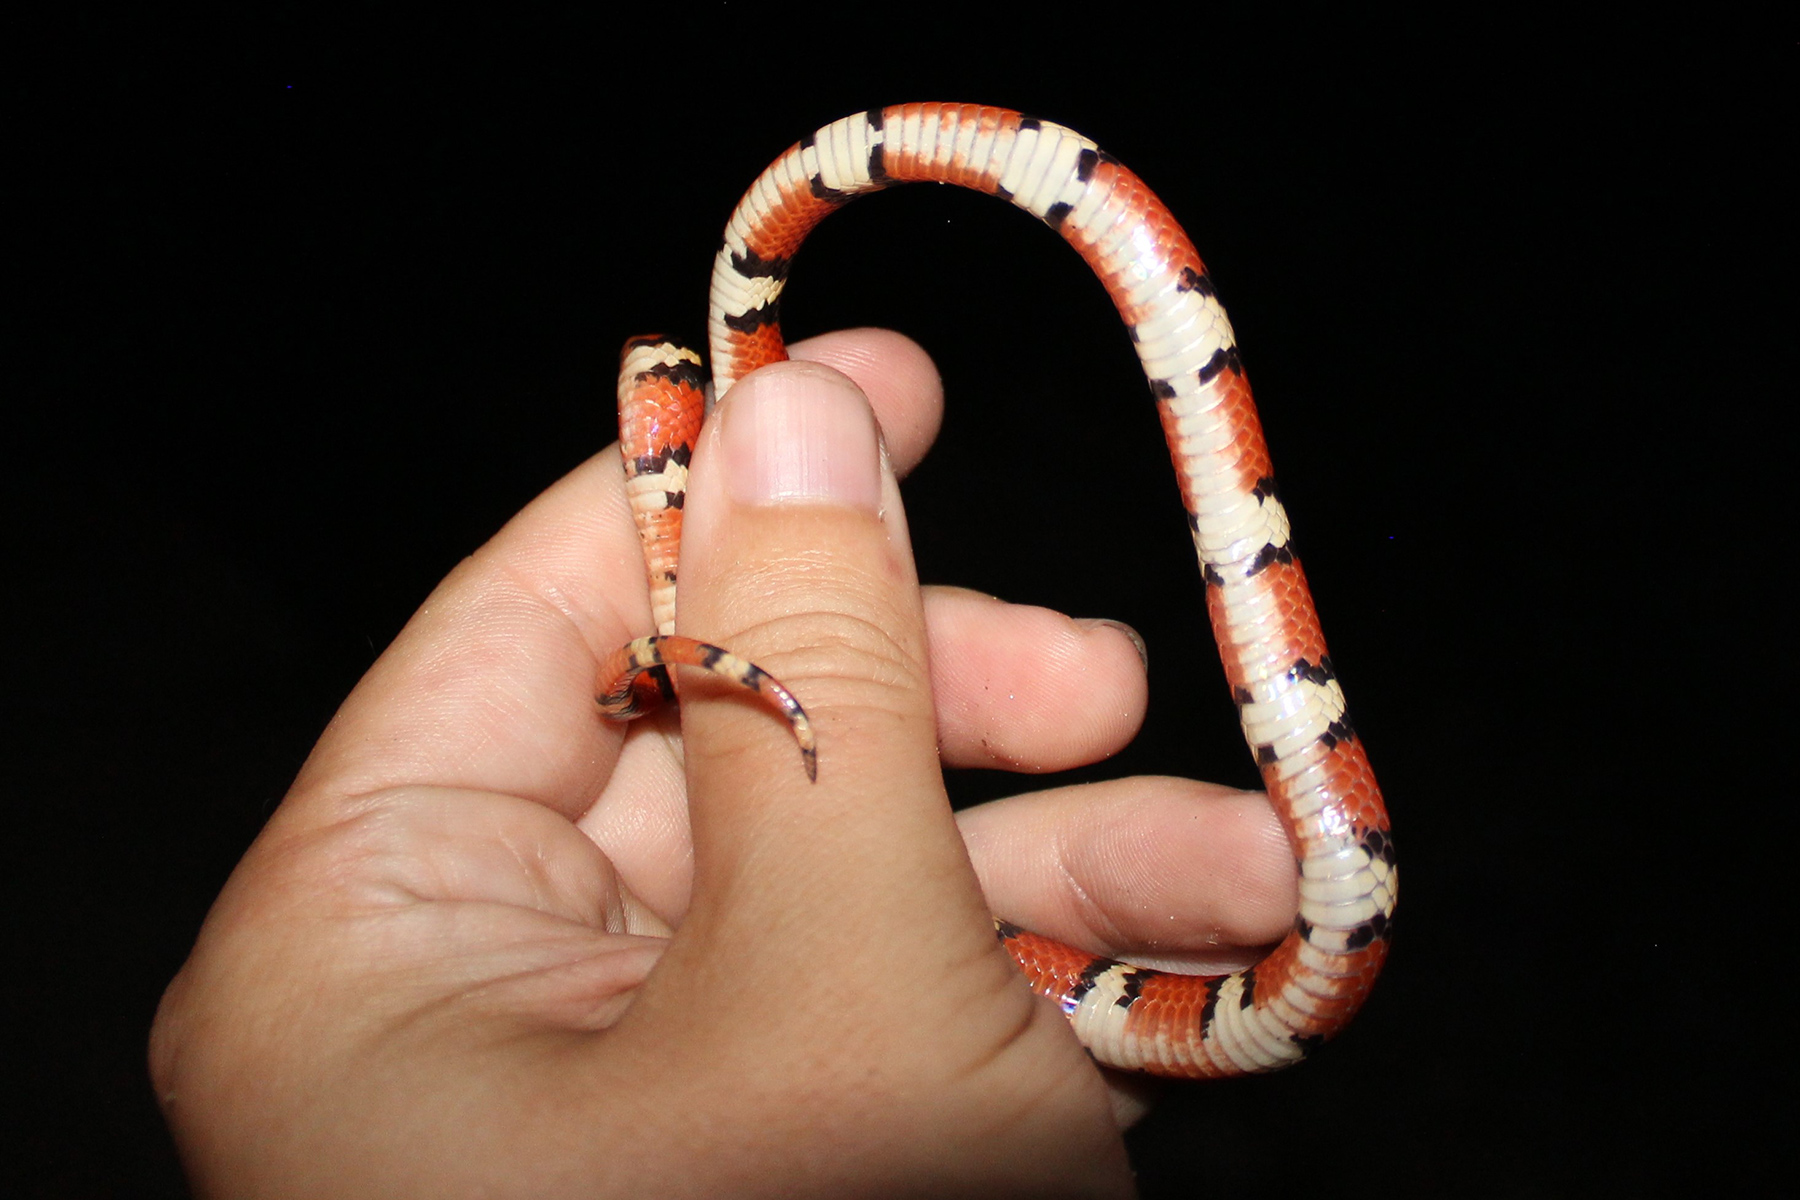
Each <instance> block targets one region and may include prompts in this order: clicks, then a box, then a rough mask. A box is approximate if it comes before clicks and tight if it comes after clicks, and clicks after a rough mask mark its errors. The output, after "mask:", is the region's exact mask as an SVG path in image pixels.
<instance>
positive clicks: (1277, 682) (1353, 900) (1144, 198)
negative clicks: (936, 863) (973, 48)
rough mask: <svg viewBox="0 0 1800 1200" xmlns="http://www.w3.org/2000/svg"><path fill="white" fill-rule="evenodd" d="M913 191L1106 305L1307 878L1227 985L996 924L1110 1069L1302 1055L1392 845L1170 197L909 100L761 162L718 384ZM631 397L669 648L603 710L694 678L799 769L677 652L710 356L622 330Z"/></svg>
mask: <svg viewBox="0 0 1800 1200" xmlns="http://www.w3.org/2000/svg"><path fill="white" fill-rule="evenodd" d="M916 181H933V182H942V183H953V184H957V185H959V186H962V187H967V188H972V189H974V190H976V191H980V192H986V193H988V194H989V195H993V196H998V197H1000V198H1001V199H1003V200H1007V201H1010V202H1011V203H1012V204H1014V205H1016V206H1018V207H1019V208H1022V209H1024V210H1025V211H1027V212H1029V213H1031V214H1032V215H1033V216H1035V217H1037V218H1038V219H1039V220H1041V221H1043V222H1044V223H1045V224H1047V225H1049V226H1050V227H1051V228H1052V229H1055V230H1056V231H1057V232H1059V233H1060V234H1062V236H1063V237H1064V238H1065V239H1067V240H1068V242H1069V244H1070V245H1072V246H1073V247H1074V248H1075V250H1076V252H1077V253H1079V254H1080V255H1081V256H1082V258H1083V259H1085V260H1086V261H1087V263H1088V265H1089V266H1090V267H1092V268H1093V270H1094V273H1095V274H1096V275H1098V276H1099V277H1100V280H1101V282H1102V283H1103V284H1104V285H1105V286H1106V289H1107V292H1108V293H1109V294H1110V295H1111V296H1112V299H1113V302H1114V304H1115V305H1116V306H1117V307H1118V310H1119V315H1120V316H1121V317H1122V318H1124V321H1125V327H1126V329H1127V330H1128V331H1129V333H1130V335H1131V339H1132V341H1133V343H1134V344H1135V345H1136V348H1137V353H1138V357H1139V359H1140V360H1141V361H1142V363H1143V368H1144V374H1145V376H1146V377H1147V378H1148V380H1149V383H1150V394H1151V397H1152V398H1153V399H1154V400H1155V402H1156V406H1157V410H1158V412H1159V413H1160V414H1161V416H1162V425H1163V431H1164V434H1165V436H1166V438H1167V441H1168V445H1169V453H1170V456H1171V458H1172V459H1173V460H1174V464H1175V474H1176V477H1177V480H1178V482H1179V484H1180V490H1181V498H1182V503H1183V504H1184V506H1185V507H1186V509H1187V517H1188V525H1189V527H1190V528H1191V529H1192V530H1193V536H1194V547H1195V550H1196V551H1197V552H1198V555H1199V559H1200V570H1201V573H1202V574H1203V576H1204V577H1205V581H1206V597H1207V611H1208V616H1209V618H1210V622H1211V625H1212V631H1213V636H1214V639H1215V640H1216V641H1217V643H1218V647H1219V657H1220V659H1221V661H1222V662H1223V663H1224V667H1225V678H1226V682H1227V684H1229V686H1230V688H1231V692H1232V696H1233V698H1234V699H1235V700H1236V702H1237V706H1238V712H1239V714H1240V717H1241V720H1242V723H1243V729H1244V737H1245V739H1246V740H1247V741H1248V742H1249V744H1250V749H1251V752H1252V753H1253V754H1254V755H1255V756H1256V761H1257V764H1258V766H1259V767H1260V768H1261V771H1262V778H1263V784H1264V786H1265V787H1266V788H1267V790H1268V794H1269V798H1270V800H1271V801H1273V803H1274V805H1275V809H1276V811H1277V812H1278V813H1279V814H1280V816H1281V820H1282V822H1283V824H1284V825H1285V826H1286V829H1287V833H1288V838H1289V840H1290V842H1291V843H1292V845H1293V848H1294V856H1295V861H1296V864H1297V866H1298V870H1299V874H1300V911H1299V915H1298V916H1297V918H1296V919H1295V922H1294V928H1293V930H1292V932H1290V933H1289V934H1288V936H1287V938H1286V939H1285V940H1284V941H1283V942H1282V943H1281V944H1280V945H1279V946H1278V947H1276V949H1275V950H1274V951H1273V952H1272V953H1271V954H1269V956H1268V957H1267V958H1265V959H1264V960H1263V961H1262V962H1260V963H1258V964H1257V965H1256V966H1254V967H1252V968H1249V969H1248V970H1244V971H1239V972H1236V973H1234V974H1229V975H1221V976H1212V977H1200V976H1191V975H1177V974H1170V973H1167V972H1163V971H1155V970H1150V969H1148V968H1143V967H1136V966H1132V965H1130V964H1128V963H1123V962H1117V961H1114V960H1112V959H1107V958H1101V957H1097V956H1096V955H1093V954H1090V953H1088V952H1086V951H1083V950H1078V949H1075V948H1073V947H1070V946H1065V945H1063V944H1061V943H1059V942H1056V941H1052V940H1051V939H1049V938H1045V937H1040V936H1039V935H1037V934H1034V933H1030V932H1027V931H1025V930H1023V929H1020V928H1018V927H1017V926H1015V925H1012V924H1009V923H1007V922H1005V921H996V922H995V927H996V929H997V930H998V933H999V936H1000V938H1001V940H1002V941H1003V942H1004V943H1005V945H1006V947H1007V949H1008V950H1009V951H1010V952H1011V953H1012V955H1013V957H1014V958H1015V959H1017V961H1018V963H1019V966H1020V968H1021V970H1023V972H1024V974H1025V977H1026V979H1027V980H1028V981H1029V983H1030V986H1031V987H1032V988H1034V989H1035V990H1036V991H1038V992H1039V993H1041V994H1043V995H1044V996H1047V997H1049V998H1050V999H1051V1000H1053V1001H1055V1002H1056V1003H1057V1004H1058V1005H1059V1006H1060V1007H1061V1008H1062V1010H1063V1012H1064V1013H1065V1014H1067V1016H1068V1018H1069V1021H1070V1023H1071V1024H1072V1025H1073V1026H1074V1029H1075V1032H1076V1034H1077V1035H1078V1036H1079V1037H1080V1039H1081V1041H1082V1042H1083V1043H1084V1044H1085V1045H1086V1046H1087V1048H1088V1050H1089V1051H1090V1052H1091V1053H1092V1055H1093V1056H1094V1058H1095V1059H1096V1060H1097V1061H1099V1062H1101V1063H1103V1064H1105V1065H1107V1066H1112V1067H1120V1068H1125V1069H1130V1070H1140V1071H1147V1072H1151V1073H1154V1074H1159V1075H1173V1076H1185V1077H1202V1076H1219V1075H1236V1074H1243V1073H1247V1072H1254V1071H1267V1070H1274V1069H1276V1068H1279V1067H1284V1066H1287V1065H1290V1064H1292V1063H1295V1062H1298V1061H1299V1060H1300V1058H1301V1057H1302V1056H1304V1055H1305V1054H1306V1052H1307V1051H1308V1050H1309V1049H1311V1048H1312V1047H1313V1046H1314V1045H1316V1044H1317V1043H1319V1042H1321V1041H1323V1040H1325V1039H1326V1038H1329V1037H1331V1036H1332V1035H1333V1034H1335V1033H1336V1032H1337V1031H1338V1030H1339V1029H1341V1028H1343V1026H1344V1025H1345V1023H1346V1022H1348V1021H1349V1020H1350V1018H1351V1017H1352V1016H1353V1015H1354V1014H1355V1012H1356V1010H1357V1009H1358V1007H1360V1006H1361V1004H1362V1002H1363V1000H1364V999H1365V998H1366V997H1367V996H1368V994H1369V990H1370V988H1371V987H1372V986H1373V984H1374V981H1375V976H1376V973H1377V972H1378V971H1380V969H1381V965H1382V962H1383V960H1384V959H1385V958H1386V956H1387V946H1388V937H1389V930H1390V923H1391V920H1392V917H1393V913H1394V902H1395V896H1396V888H1397V876H1396V871H1395V864H1394V843H1393V838H1392V835H1391V834H1390V832H1389V828H1388V818H1387V813H1386V810H1385V809H1384V807H1383V805H1382V800H1381V793H1380V791H1379V790H1378V788H1377V787H1376V784H1375V777H1374V775H1373V773H1372V772H1371V771H1370V769H1369V762H1368V759H1367V757H1366V756H1365V754H1364V752H1363V747H1362V742H1361V741H1360V739H1358V737H1357V736H1356V733H1355V731H1354V729H1353V728H1352V726H1351V724H1350V720H1349V717H1348V716H1347V714H1346V710H1345V705H1344V695H1343V691H1342V689H1341V688H1340V687H1339V686H1338V682H1337V678H1336V674H1335V672H1334V671H1333V669H1332V665H1331V658H1330V656H1329V654H1328V653H1327V652H1326V649H1325V639H1324V636H1323V635H1322V634H1321V632H1320V630H1319V621H1318V617H1317V615H1316V614H1315V613H1314V611H1313V604H1312V598H1311V595H1310V593H1309V592H1308V590H1307V586H1306V576H1305V574H1304V572H1303V571H1302V570H1301V568H1300V562H1299V560H1298V559H1297V558H1296V557H1295V556H1294V553H1293V549H1292V546H1291V544H1290V540H1289V532H1288V518H1287V513H1286V511H1285V510H1284V509H1283V508H1282V505H1281V501H1280V499H1279V498H1278V496H1277V494H1276V490H1275V486H1274V475H1273V471H1272V468H1271V467H1270V463H1269V454H1268V449H1267V447H1266V446H1265V445H1264V444H1263V436H1262V428H1261V425H1260V423H1259V422H1258V420H1257V415H1256V407H1255V405H1254V403H1253V402H1252V401H1251V397H1250V385H1249V382H1248V381H1247V380H1246V379H1245V377H1244V370H1243V367H1242V365H1241V364H1240V362H1239V361H1238V353H1237V345H1236V342H1235V340H1234V339H1233V337H1232V332H1231V324H1230V322H1229V321H1228V320H1227V319H1226V316H1225V310H1224V309H1223V308H1222V307H1220V305H1219V301H1218V298H1217V297H1216V296H1215V295H1214V292H1213V285H1212V281H1211V280H1210V279H1209V278H1208V277H1207V274H1206V268H1205V266H1204V265H1203V264H1202V263H1201V261H1200V257H1199V255H1198V254H1196V253H1195V251H1194V247H1193V244H1192V243H1191V242H1190V241H1189V240H1188V237H1187V234H1186V233H1184V232H1183V231H1182V229H1181V227H1180V225H1178V224H1177V223H1176V221H1175V219H1174V217H1173V216H1171V215H1170V213H1169V211H1168V210H1167V209H1166V208H1165V207H1164V206H1163V204H1162V202H1161V201H1159V200H1158V199H1157V198H1156V197H1155V196H1154V195H1152V194H1151V192H1150V190H1149V189H1148V188H1147V187H1145V186H1144V184H1143V183H1142V181H1140V180H1139V179H1138V177H1137V176H1136V175H1134V174H1132V173H1131V172H1130V171H1128V170H1126V169H1125V167H1124V166H1122V165H1121V164H1120V163H1119V162H1118V161H1117V160H1115V159H1113V158H1112V157H1110V156H1109V155H1107V154H1106V153H1105V152H1103V151H1102V150H1100V149H1099V147H1097V146H1095V145H1094V143H1092V142H1090V141H1088V140H1087V139H1086V138H1084V137H1082V136H1081V135H1080V134H1077V133H1075V132H1073V131H1071V130H1069V129H1065V128H1063V127H1061V126H1058V125H1053V124H1051V123H1050V122H1048V121H1039V120H1036V119H1034V118H1030V117H1025V116H1021V115H1020V114H1018V113H1016V112H1011V111H1008V110H1006V109H999V108H982V107H977V106H973V105H961V104H906V105H898V106H895V107H892V108H887V109H879V110H874V111H871V112H867V113H859V114H857V115H856V116H853V117H846V118H844V119H843V120H841V121H834V122H833V123H831V124H830V125H827V126H825V127H824V128H822V129H820V130H818V131H817V132H815V133H812V134H809V135H807V136H806V137H805V138H803V139H802V140H801V141H800V142H799V143H798V144H796V145H794V146H793V147H791V148H790V149H789V150H788V151H787V152H786V153H785V154H783V155H782V156H781V157H780V158H779V159H777V160H776V161H775V163H774V164H773V165H771V166H770V167H769V168H768V169H767V170H766V171H764V172H763V174H762V175H761V176H760V177H759V178H758V179H757V180H756V182H755V183H753V184H752V185H751V186H750V190H749V191H748V192H746V193H745V195H744V198H743V200H742V201H741V202H740V203H739V204H738V207H737V210H736V211H735V212H734V213H733V214H732V217H731V221H730V223H729V225H728V226H727V228H726V230H725V237H724V243H723V245H722V246H721V247H720V249H719V253H718V258H717V260H716V262H715V265H714V268H713V282H712V302H711V311H710V313H709V318H708V323H707V331H708V338H709V341H710V344H711V351H712V364H713V383H714V387H715V389H716V393H717V394H718V395H723V394H724V393H725V392H726V391H728V390H729V389H730V388H731V385H732V384H733V383H735V382H736V381H737V380H738V379H740V378H742V377H743V376H744V375H746V374H748V373H749V372H751V371H753V370H755V369H756V368H757V367H760V366H763V365H765V364H767V363H771V362H779V361H781V360H782V359H784V358H785V357H786V352H785V350H784V348H783V342H782V337H781V328H780V325H779V322H778V309H779V305H780V298H781V293H782V289H783V287H784V286H785V285H786V282H787V275H788V268H789V265H790V263H791V261H792V259H793V256H794V253H795V251H796V250H797V249H798V248H799V246H800V243H801V241H802V240H803V239H804V238H805V237H806V235H807V233H808V232H810V231H811V230H812V228H813V227H814V226H815V225H817V224H818V223H819V222H820V221H821V220H823V219H824V218H825V217H826V216H827V215H828V214H830V213H832V212H833V211H835V210H836V209H838V208H840V207H842V206H843V205H844V204H845V203H847V202H848V201H849V200H851V199H852V198H854V197H856V196H858V195H862V194H864V193H867V192H873V191H879V190H881V189H883V188H886V187H889V186H891V185H894V184H898V183H910V182H916ZM619 395H620V441H621V445H622V448H623V452H624V456H625V463H626V471H627V475H628V477H629V492H630V496H631V499H632V503H633V507H634V510H635V512H636V516H637V521H638V526H639V530H640V532H641V533H642V534H643V537H644V543H645V554H646V560H647V562H648V565H649V571H650V579H651V587H652V598H653V605H654V609H655V615H656V621H657V625H658V628H659V632H660V634H661V635H664V636H659V637H655V638H645V639H641V640H639V641H637V642H633V643H632V644H631V645H630V646H627V647H625V648H624V649H622V650H620V651H619V652H618V653H617V654H615V655H614V656H613V657H612V658H611V659H610V660H609V661H608V662H607V663H606V664H604V665H603V667H602V669H601V673H600V678H601V685H602V686H601V705H602V710H603V711H604V712H606V713H607V714H608V715H610V716H615V717H629V716H631V715H635V713H636V712H638V711H641V709H642V707H643V706H644V704H645V703H646V702H648V701H649V700H650V699H652V698H654V697H655V696H656V695H657V694H658V693H666V692H668V691H669V690H670V685H669V683H668V678H667V674H666V671H667V665H668V664H675V663H685V664H691V665H698V666H702V667H705V668H706V669H709V670H712V671H714V672H715V673H718V674H722V675H725V676H727V677H728V678H732V679H735V680H736V681H737V682H739V683H741V684H742V685H744V686H746V687H749V688H752V689H754V690H757V691H759V692H761V693H763V694H764V695H765V696H767V697H768V698H769V699H770V701H771V702H772V703H773V704H775V705H776V706H777V707H778V708H780V709H781V711H782V712H783V713H784V714H785V715H786V716H787V718H788V720H789V721H790V723H791V724H792V725H793V727H794V730H795V734H796V736H797V738H798V740H799V742H800V745H801V749H802V754H803V758H804V762H805V766H806V769H807V773H808V774H809V776H810V775H812V774H813V773H814V772H815V770H816V765H817V763H816V758H815V747H814V744H813V737H812V731H811V728H810V726H809V725H808V724H807V722H806V717H805V712H804V710H803V709H802V708H801V707H800V704H799V703H798V701H796V700H795V699H794V697H793V696H792V695H790V694H789V693H788V692H787V690H786V689H785V688H783V687H781V685H780V684H778V683H777V682H776V681H775V680H773V679H772V678H770V677H769V676H768V675H767V674H766V673H765V672H763V671H761V670H759V669H758V668H757V667H755V666H754V665H753V664H750V663H747V662H745V661H743V660H742V659H738V658H736V657H735V656H732V655H730V654H729V652H727V651H724V650H721V649H719V648H717V647H712V646H706V645H703V644H701V643H697V642H693V641H691V640H689V639H685V638H675V637H672V636H667V635H671V634H672V632H673V629H674V613H675V574H676V555H677V548H678V544H679V537H680V514H681V503H682V497H683V496H684V494H685V488H686V479H687V463H688V455H689V453H690V452H691V449H692V446H693V441H694V437H695V436H696V434H697V433H698V430H699V426H700V421H701V419H702V407H703V403H704V402H703V395H704V381H703V376H702V373H701V366H700V362H699V358H698V356H697V355H695V354H694V353H693V352H692V351H689V350H686V349H684V348H682V347H680V346H679V345H677V344H675V343H672V342H669V341H667V340H665V339H661V338H639V339H634V340H633V341H632V342H630V343H628V344H627V346H626V349H625V354H624V356H623V360H622V365H621V372H620V381H619ZM1105 419H1106V418H1105V415H1104V414H1099V413H1097V414H1095V416H1094V420H1095V421H1104V420H1105ZM826 753H827V756H828V754H829V747H827V748H826Z"/></svg>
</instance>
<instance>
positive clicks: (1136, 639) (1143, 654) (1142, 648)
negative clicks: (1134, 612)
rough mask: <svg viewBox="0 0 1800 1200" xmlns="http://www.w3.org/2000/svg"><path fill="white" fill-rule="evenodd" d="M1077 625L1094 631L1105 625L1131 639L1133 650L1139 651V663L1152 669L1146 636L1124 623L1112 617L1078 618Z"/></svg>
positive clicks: (1147, 668)
mask: <svg viewBox="0 0 1800 1200" xmlns="http://www.w3.org/2000/svg"><path fill="white" fill-rule="evenodd" d="M1075 623H1076V624H1077V625H1080V626H1081V627H1082V628H1084V629H1093V628H1095V627H1096V626H1100V625H1105V626H1106V627H1107V628H1109V629H1116V630H1118V631H1119V632H1120V633H1122V634H1124V635H1125V636H1126V637H1128V638H1130V639H1131V648H1132V649H1133V650H1136V651H1137V656H1138V661H1139V662H1141V663H1143V664H1144V670H1146V671H1148V670H1149V669H1150V647H1149V646H1147V645H1145V644H1144V636H1143V634H1141V633H1139V632H1138V631H1137V630H1135V629H1133V628H1132V627H1131V626H1129V625H1127V624H1126V623H1125V622H1123V621H1115V620H1113V619H1112V618H1111V617H1077V618H1076V619H1075Z"/></svg>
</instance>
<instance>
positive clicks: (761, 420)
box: [720, 362, 881, 513]
mask: <svg viewBox="0 0 1800 1200" xmlns="http://www.w3.org/2000/svg"><path fill="white" fill-rule="evenodd" d="M723 415H724V421H723V428H722V429H721V430H720V449H721V450H723V451H724V457H725V468H726V479H727V486H728V487H729V489H730V492H731V497H732V499H734V500H736V501H738V502H739V503H741V504H752V505H763V504H841V505H844V506H845V507H847V508H859V509H862V510H863V511H865V512H868V513H876V512H878V511H880V507H881V450H880V441H879V435H878V434H877V432H876V428H875V414H874V413H873V412H871V411H870V410H869V403H868V401H866V400H864V399H863V398H862V395H861V393H859V392H858V391H856V389H855V388H854V387H853V386H852V385H851V383H850V382H849V380H847V379H845V378H844V377H843V376H842V375H839V374H838V373H837V372H836V371H832V370H830V369H829V368H823V367H819V366H816V365H814V364H812V363H799V362H795V363H786V364H783V365H781V366H779V367H775V368H771V369H766V370H763V371H758V372H757V373H756V374H754V375H751V376H749V377H747V378H746V379H744V380H743V381H742V382H741V383H739V384H738V385H737V386H736V387H734V388H732V389H731V395H730V396H729V397H728V398H727V401H726V403H725V412H724V414H723Z"/></svg>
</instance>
